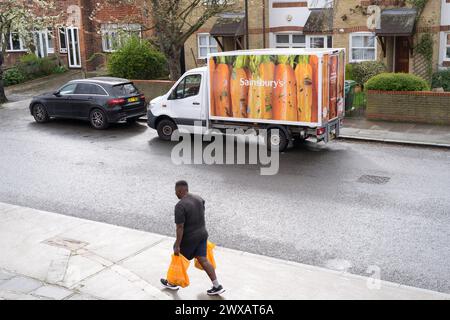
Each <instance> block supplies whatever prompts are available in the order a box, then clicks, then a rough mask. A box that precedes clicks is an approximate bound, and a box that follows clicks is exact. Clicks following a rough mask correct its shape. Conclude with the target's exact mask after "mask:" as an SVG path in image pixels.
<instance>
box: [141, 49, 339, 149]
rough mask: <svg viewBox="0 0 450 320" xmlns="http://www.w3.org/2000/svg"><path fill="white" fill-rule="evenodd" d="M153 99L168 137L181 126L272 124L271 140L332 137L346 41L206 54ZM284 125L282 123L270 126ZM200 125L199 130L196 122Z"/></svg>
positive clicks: (155, 119) (156, 124) (151, 109)
mask: <svg viewBox="0 0 450 320" xmlns="http://www.w3.org/2000/svg"><path fill="white" fill-rule="evenodd" d="M207 62H208V66H207V67H202V68H196V69H192V70H189V71H187V72H186V73H185V74H184V75H183V76H182V77H181V78H180V79H179V80H178V81H177V82H176V83H175V84H174V86H173V87H172V88H171V89H170V90H169V92H167V93H166V94H165V95H163V96H160V97H157V98H155V99H153V100H152V101H150V103H149V106H148V112H147V114H148V125H149V126H150V127H151V128H153V129H156V130H157V132H158V135H159V137H160V138H161V139H163V140H170V139H171V136H172V134H173V132H174V131H175V130H176V129H180V130H185V131H188V132H191V133H194V126H195V125H197V126H201V132H203V133H205V132H207V131H208V130H210V129H217V130H219V131H221V132H225V130H226V129H229V128H231V129H244V130H246V129H255V131H256V132H259V131H260V130H261V129H265V130H267V132H268V137H269V140H268V142H269V147H272V148H273V147H274V146H276V147H277V148H279V150H284V149H285V148H286V147H287V146H288V145H289V143H290V142H291V141H293V140H295V139H299V140H303V139H307V138H315V140H316V141H317V142H319V141H324V142H328V141H329V140H330V139H332V138H334V137H337V136H338V135H339V129H340V127H341V125H342V118H343V117H344V80H345V51H344V49H261V50H248V51H229V52H221V53H215V54H211V55H209V56H208V59H207ZM272 129H279V130H272ZM195 132H199V130H198V128H197V130H196V131H195Z"/></svg>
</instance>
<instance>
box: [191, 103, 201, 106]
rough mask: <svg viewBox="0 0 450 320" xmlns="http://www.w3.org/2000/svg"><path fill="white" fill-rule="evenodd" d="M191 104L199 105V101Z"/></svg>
mask: <svg viewBox="0 0 450 320" xmlns="http://www.w3.org/2000/svg"><path fill="white" fill-rule="evenodd" d="M192 104H193V105H196V106H199V105H200V102H193V103H192Z"/></svg>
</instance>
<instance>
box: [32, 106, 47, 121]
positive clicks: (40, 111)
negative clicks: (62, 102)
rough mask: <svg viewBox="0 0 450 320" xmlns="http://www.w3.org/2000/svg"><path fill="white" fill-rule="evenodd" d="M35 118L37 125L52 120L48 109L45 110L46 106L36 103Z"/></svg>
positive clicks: (34, 108) (34, 107)
mask: <svg viewBox="0 0 450 320" xmlns="http://www.w3.org/2000/svg"><path fill="white" fill-rule="evenodd" d="M33 117H34V120H35V121H36V122H37V123H44V122H47V121H48V120H49V119H50V117H49V116H48V113H47V109H45V107H44V105H42V104H40V103H36V104H35V105H34V106H33Z"/></svg>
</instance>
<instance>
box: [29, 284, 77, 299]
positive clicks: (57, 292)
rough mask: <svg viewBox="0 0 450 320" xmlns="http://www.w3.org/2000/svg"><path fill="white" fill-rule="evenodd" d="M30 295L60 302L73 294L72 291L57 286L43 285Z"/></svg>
mask: <svg viewBox="0 0 450 320" xmlns="http://www.w3.org/2000/svg"><path fill="white" fill-rule="evenodd" d="M31 294H33V295H35V296H39V297H45V298H50V299H55V300H61V299H64V298H65V297H68V296H70V295H71V294H73V291H71V290H68V289H66V288H62V287H58V286H53V285H44V286H42V287H40V288H38V289H37V290H35V291H33V292H32V293H31Z"/></svg>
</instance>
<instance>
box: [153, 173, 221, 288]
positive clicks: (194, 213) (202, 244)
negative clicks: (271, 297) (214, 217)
mask: <svg viewBox="0 0 450 320" xmlns="http://www.w3.org/2000/svg"><path fill="white" fill-rule="evenodd" d="M175 194H176V196H177V197H178V199H180V201H178V203H177V205H176V206H175V224H176V226H177V227H176V233H177V238H176V241H175V244H174V245H173V253H174V254H175V255H179V254H180V253H181V254H182V255H183V256H184V257H185V258H186V259H188V260H192V259H193V258H196V259H197V260H198V262H199V263H200V265H201V266H202V267H203V270H205V271H206V273H207V274H208V276H209V278H210V279H211V281H212V284H213V287H212V288H211V289H210V290H208V291H207V292H206V293H207V294H208V295H218V294H221V293H223V292H225V290H224V289H223V287H222V286H221V285H220V284H219V281H218V280H217V276H216V271H215V270H214V267H213V266H212V265H211V264H210V263H209V261H208V259H206V248H207V241H208V232H207V231H206V227H205V200H203V199H202V198H201V197H199V196H197V195H194V194H192V193H189V188H188V184H187V182H186V181H184V180H180V181H178V182H177V183H176V184H175ZM161 283H162V285H163V286H164V287H166V288H168V289H171V290H178V289H179V286H175V285H172V284H170V283H169V282H168V281H167V280H166V279H161Z"/></svg>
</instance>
